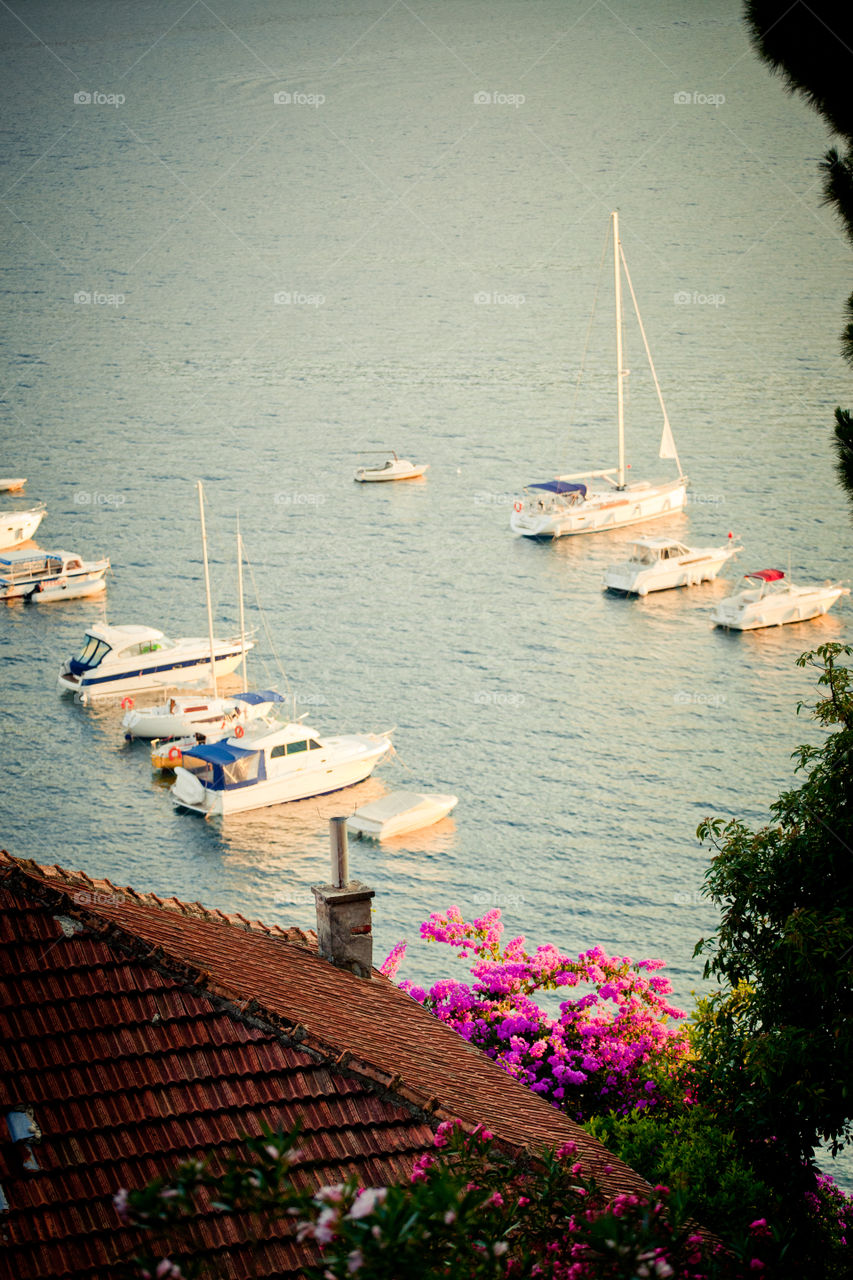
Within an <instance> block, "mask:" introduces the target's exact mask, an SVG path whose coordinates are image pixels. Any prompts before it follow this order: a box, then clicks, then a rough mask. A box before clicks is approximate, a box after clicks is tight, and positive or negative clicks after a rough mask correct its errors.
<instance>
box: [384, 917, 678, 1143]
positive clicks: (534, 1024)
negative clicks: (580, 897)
mask: <svg viewBox="0 0 853 1280" xmlns="http://www.w3.org/2000/svg"><path fill="white" fill-rule="evenodd" d="M500 915H501V913H500V911H499V910H498V909H495V910H493V911H489V912H487V914H486V915H484V916H482V917H480V918H479V919H475V920H473V921H471V922H468V921H466V920H464V919H463V917H462V914H461V912H460V910H459V908H458V907H456V906H453V907H450V908H449V909H448V910H447V911H446V912H445V913H443V914H441V913H434V914H433V915H431V916H430V918H429V920H427V921H425V922H424V924H422V925H421V936H422V937H424V938H426V939H428V940H430V941H435V942H443V943H445V944H447V945H448V946H451V947H454V948H456V949H457V952H458V954H459V956H460V957H463V958H465V959H466V960H468V961H469V962H470V964H471V974H472V977H473V978H474V982H473V983H472V984H471V985H468V984H466V983H463V982H457V981H455V980H454V979H443V980H442V981H439V982H436V983H435V984H434V985H433V986H432V987H431V988H430V990H429V991H428V992H427V991H424V990H423V989H422V988H419V987H415V986H413V985H412V983H410V982H402V983H401V984H400V985H401V987H402V988H403V990H404V991H407V992H408V993H409V994H410V995H411V996H412V997H413V998H414V999H415V1000H418V1001H419V1002H420V1003H421V1004H423V1005H424V1006H425V1007H426V1008H427V1009H429V1010H430V1012H432V1013H433V1014H434V1015H435V1016H436V1017H437V1018H438V1019H439V1020H440V1021H442V1022H446V1023H448V1024H449V1025H450V1026H452V1027H453V1029H454V1030H455V1031H457V1032H458V1033H459V1035H461V1036H463V1037H464V1038H465V1039H466V1040H469V1041H470V1042H471V1043H472V1044H475V1045H477V1047H478V1048H480V1049H482V1050H483V1051H484V1052H485V1053H486V1054H487V1055H488V1056H489V1057H490V1058H493V1059H494V1060H495V1061H496V1062H497V1063H499V1065H500V1066H502V1067H503V1068H504V1070H505V1071H507V1072H508V1073H509V1074H510V1075H513V1076H515V1077H516V1078H517V1079H518V1080H521V1081H522V1082H523V1083H524V1084H526V1085H527V1086H528V1087H529V1088H530V1089H532V1090H533V1091H534V1092H535V1093H538V1094H539V1095H540V1096H541V1097H543V1098H545V1099H546V1100H547V1101H548V1102H550V1103H552V1104H553V1105H554V1106H557V1107H560V1108H561V1109H562V1110H564V1111H566V1112H567V1113H568V1114H569V1115H571V1116H572V1117H573V1118H574V1119H576V1120H584V1119H586V1118H587V1117H588V1116H589V1115H592V1114H594V1113H596V1112H600V1111H601V1110H608V1111H618V1112H620V1113H625V1112H627V1111H629V1110H630V1109H632V1108H634V1107H636V1108H645V1107H650V1106H653V1105H654V1104H655V1103H656V1102H657V1101H658V1100H659V1095H658V1089H657V1085H656V1084H655V1082H654V1080H653V1079H652V1078H650V1071H649V1069H648V1067H649V1064H650V1063H652V1062H654V1063H655V1065H656V1069H657V1070H658V1071H659V1069H660V1067H661V1066H664V1067H667V1066H669V1067H671V1068H673V1069H674V1068H675V1067H676V1066H677V1065H678V1064H679V1063H680V1062H681V1061H682V1060H683V1058H684V1057H685V1056H686V1054H687V1051H688V1045H687V1037H686V1032H685V1031H684V1030H683V1029H682V1028H674V1027H671V1026H670V1025H668V1023H669V1020H670V1019H678V1018H683V1017H684V1014H683V1013H682V1012H681V1010H679V1009H675V1008H673V1006H672V1005H670V1004H669V1003H668V1002H667V1000H666V996H668V995H669V994H670V992H671V990H672V988H671V986H670V983H669V981H668V980H667V979H666V978H662V977H646V976H644V971H645V972H652V971H654V970H656V969H660V968H662V967H663V961H662V960H641V961H639V962H638V963H636V964H635V963H634V962H632V961H631V960H630V959H629V958H628V957H627V956H608V955H606V954H605V952H604V951H603V950H602V949H601V948H600V947H593V948H591V949H590V950H589V951H585V952H583V953H582V954H581V955H579V956H577V957H576V958H573V957H571V956H568V955H564V954H563V953H562V952H560V951H559V950H558V949H557V948H556V947H553V946H540V947H537V949H536V951H535V952H534V953H533V954H532V955H531V954H528V952H527V951H526V950H525V939H524V937H518V938H513V939H512V941H510V942H508V943H507V945H506V946H505V947H504V948H503V950H502V949H501V945H500V942H501V934H502V933H503V924H502V923H501V920H500ZM398 945H399V944H398ZM396 951H397V948H395V952H396ZM395 952H392V955H394V954H395ZM390 958H391V957H389V960H390ZM400 958H402V956H400ZM562 988H569V989H575V991H576V994H573V995H572V996H570V997H568V998H567V999H565V1000H564V1001H563V1002H562V1003H561V1004H560V1016H559V1017H557V1018H554V1017H550V1016H549V1015H548V1014H547V1013H546V1012H545V1011H544V1010H543V1009H542V1008H540V1006H539V1005H538V1004H537V1003H536V1001H535V1000H534V998H533V997H534V996H535V995H536V994H537V993H538V992H542V991H555V990H559V989H562Z"/></svg>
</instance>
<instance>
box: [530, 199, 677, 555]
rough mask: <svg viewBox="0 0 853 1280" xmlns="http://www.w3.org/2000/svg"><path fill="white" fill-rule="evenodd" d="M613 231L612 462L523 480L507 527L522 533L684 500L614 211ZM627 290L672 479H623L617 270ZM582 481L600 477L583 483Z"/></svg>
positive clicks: (547, 531)
mask: <svg viewBox="0 0 853 1280" xmlns="http://www.w3.org/2000/svg"><path fill="white" fill-rule="evenodd" d="M610 219H611V226H612V235H613V277H614V287H615V307H616V426H617V465H616V466H615V467H612V468H611V469H609V470H606V471H587V472H579V473H578V474H577V475H565V476H557V477H556V478H555V479H553V480H546V481H543V482H542V483H541V484H529V485H526V486H525V488H524V491H523V494H522V497H521V498H519V499H517V500H516V501H515V503H514V504H513V511H512V514H511V516H510V528H511V529H512V531H513V533H520V534H523V535H524V536H525V537H527V538H562V537H565V536H566V535H569V534H578V533H599V532H601V531H602V530H607V529H619V528H622V527H623V526H624V525H630V524H638V523H639V522H640V521H644V520H656V519H660V518H661V517H663V516H669V515H671V514H672V513H673V512H676V511H680V510H681V508H682V507H683V506H684V504H685V502H686V499H687V477H686V476H685V475H684V473H683V472H682V470H681V463H680V462H679V460H678V452H677V450H676V448H675V441H674V439H673V435H672V428H671V427H670V424H669V417H668V415H667V412H666V405H665V404H664V401H663V393H662V392H661V389H660V383H659V382H658V377H657V373H656V372H655V367H654V363H653V361H652V354H651V351H650V349H649V344H648V341H647V339H646V331H645V329H644V328H643V321H642V319H641V317H640V310H639V307H638V306H637V299H636V297H635V295H634V286H633V284H632V283H631V277H630V275H629V273H628V266H627V263H626V262H625V255H624V253H623V252H622V245H621V243H620V240H619V216H618V214H616V213H615V212H614V213H612V214H611V215H610ZM623 271H624V274H625V279H626V281H627V284H628V288H629V290H630V293H631V298H632V301H633V303H634V311H635V313H636V316H637V323H638V325H639V328H640V334H641V335H642V339H643V346H644V347H645V351H646V356H647V358H648V361H649V368H650V369H651V373H652V378H653V380H654V385H655V391H656V392H657V396H658V402H659V404H660V407H661V411H662V414H663V434H662V436H661V442H660V450H659V456H660V457H661V458H671V459H673V460H674V461H675V463H676V465H677V467H678V479H677V480H670V481H668V482H664V483H661V484H651V483H649V482H648V481H640V482H638V483H636V484H630V485H629V484H626V481H625V473H626V469H627V468H626V462H625V413H624V385H625V379H626V377H627V375H628V373H629V370H628V369H626V368H624V365H623V358H622V273H623ZM586 481H601V482H603V483H600V484H598V485H595V484H593V485H588V484H586V483H585V482H586Z"/></svg>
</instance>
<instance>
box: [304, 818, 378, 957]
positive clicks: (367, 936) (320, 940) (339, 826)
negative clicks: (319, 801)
mask: <svg viewBox="0 0 853 1280" xmlns="http://www.w3.org/2000/svg"><path fill="white" fill-rule="evenodd" d="M346 823H347V820H346V818H330V820H329V839H330V845H331V855H332V882H331V884H315V885H312V886H311V892H312V893H313V894H314V897H315V899H316V902H317V950H318V952H319V953H320V955H321V956H322V957H323V959H324V960H330V961H331V963H332V964H334V965H337V966H338V968H340V969H349V971H350V973H354V974H355V975H356V977H357V978H370V977H372V975H373V927H372V925H371V922H370V899H371V898H372V897H374V895H375V892H376V891H375V890H374V889H369V888H368V887H367V885H366V884H362V883H361V881H360V880H350V878H349V854H348V851H347V826H346Z"/></svg>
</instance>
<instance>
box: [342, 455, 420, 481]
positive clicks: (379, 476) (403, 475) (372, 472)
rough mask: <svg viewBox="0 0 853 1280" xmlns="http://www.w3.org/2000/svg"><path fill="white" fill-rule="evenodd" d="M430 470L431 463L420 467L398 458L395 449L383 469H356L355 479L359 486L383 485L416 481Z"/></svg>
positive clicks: (387, 457) (387, 458)
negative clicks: (392, 482)
mask: <svg viewBox="0 0 853 1280" xmlns="http://www.w3.org/2000/svg"><path fill="white" fill-rule="evenodd" d="M428 470H429V463H423V464H422V465H418V464H417V463H415V462H408V461H407V460H406V459H405V458H398V457H397V455H396V453H394V451H393V449H392V450H391V453H390V456H387V455H386V461H385V462H384V463H383V465H382V466H381V467H356V470H355V475H354V479H356V480H357V481H358V482H359V484H375V483H382V482H384V481H386V480H416V479H417V478H418V476H422V475H423V473H424V472H425V471H428Z"/></svg>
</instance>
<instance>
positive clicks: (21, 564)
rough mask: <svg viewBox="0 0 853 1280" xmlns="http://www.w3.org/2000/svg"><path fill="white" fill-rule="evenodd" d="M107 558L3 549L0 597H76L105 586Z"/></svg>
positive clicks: (45, 600)
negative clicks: (83, 558)
mask: <svg viewBox="0 0 853 1280" xmlns="http://www.w3.org/2000/svg"><path fill="white" fill-rule="evenodd" d="M109 567H110V562H109V560H106V559H104V560H89V561H86V560H81V559H80V557H79V556H78V555H77V554H76V553H75V552H73V551H41V550H36V551H5V552H3V554H2V555H0V600H30V601H32V602H34V603H36V604H48V603H49V602H50V601H53V600H79V599H81V598H82V597H84V596H95V595H98V594H99V593H100V592H101V591H104V590H105V589H106V585H107V584H106V582H105V581H104V575H105V574H106V572H107V569H109Z"/></svg>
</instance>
